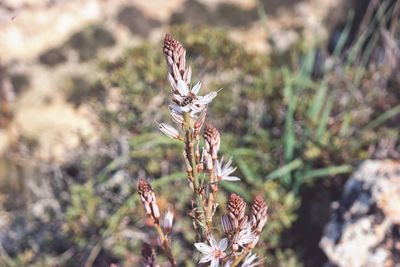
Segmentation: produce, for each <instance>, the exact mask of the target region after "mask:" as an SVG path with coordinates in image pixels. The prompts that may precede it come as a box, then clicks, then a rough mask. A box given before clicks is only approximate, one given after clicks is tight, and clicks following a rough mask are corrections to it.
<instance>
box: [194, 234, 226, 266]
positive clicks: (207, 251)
mask: <svg viewBox="0 0 400 267" xmlns="http://www.w3.org/2000/svg"><path fill="white" fill-rule="evenodd" d="M208 242H209V243H210V245H208V244H206V243H195V244H194V246H195V247H196V248H197V250H198V251H200V252H201V253H203V254H204V256H203V257H202V258H201V259H200V261H199V263H204V262H209V261H211V263H210V267H218V265H219V260H220V259H222V258H224V257H225V256H226V253H224V251H225V249H226V248H227V247H228V239H227V238H223V239H221V241H219V242H217V241H216V240H215V239H214V237H213V236H212V235H210V236H209V238H208Z"/></svg>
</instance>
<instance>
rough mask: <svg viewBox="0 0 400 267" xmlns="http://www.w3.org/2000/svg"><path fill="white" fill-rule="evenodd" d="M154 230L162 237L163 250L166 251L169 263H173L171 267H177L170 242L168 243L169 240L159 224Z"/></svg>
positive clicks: (156, 224)
mask: <svg viewBox="0 0 400 267" xmlns="http://www.w3.org/2000/svg"><path fill="white" fill-rule="evenodd" d="M154 228H155V229H156V231H157V234H158V236H159V237H160V242H161V248H162V249H163V250H164V252H165V255H166V256H167V258H168V260H169V262H170V263H171V266H172V267H176V261H175V258H174V255H173V254H172V250H171V246H170V242H168V239H167V237H166V235H165V234H164V232H163V230H162V229H161V226H160V224H159V223H158V222H155V223H154Z"/></svg>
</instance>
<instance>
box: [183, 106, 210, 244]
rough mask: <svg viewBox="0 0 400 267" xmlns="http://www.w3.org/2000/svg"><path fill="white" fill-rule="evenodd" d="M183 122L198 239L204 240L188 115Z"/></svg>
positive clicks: (195, 164)
mask: <svg viewBox="0 0 400 267" xmlns="http://www.w3.org/2000/svg"><path fill="white" fill-rule="evenodd" d="M183 120H184V123H183V127H184V131H185V143H186V148H185V149H186V156H187V158H188V160H189V163H190V165H191V168H192V169H191V177H190V176H189V178H191V180H192V182H193V197H194V200H195V203H196V204H195V205H196V206H195V209H196V215H197V214H200V218H196V219H199V220H200V238H201V240H204V239H205V236H206V232H207V230H206V229H205V227H206V226H207V224H206V220H205V217H204V207H203V203H202V198H201V195H200V181H199V176H198V173H197V163H196V154H195V150H194V143H193V136H192V125H191V119H190V114H189V113H188V112H183Z"/></svg>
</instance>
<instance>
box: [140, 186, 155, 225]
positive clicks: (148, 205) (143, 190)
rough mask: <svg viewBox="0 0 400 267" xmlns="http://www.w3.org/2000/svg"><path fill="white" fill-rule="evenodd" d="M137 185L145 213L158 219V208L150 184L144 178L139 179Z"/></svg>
mask: <svg viewBox="0 0 400 267" xmlns="http://www.w3.org/2000/svg"><path fill="white" fill-rule="evenodd" d="M137 187H138V193H139V196H140V200H141V201H142V203H143V206H144V210H145V211H146V214H147V215H149V216H150V217H153V219H154V220H156V221H158V219H159V218H160V209H159V208H158V205H157V201H156V195H155V193H154V191H153V189H152V188H151V186H150V184H149V183H148V182H147V181H146V180H144V179H139V181H138V182H137Z"/></svg>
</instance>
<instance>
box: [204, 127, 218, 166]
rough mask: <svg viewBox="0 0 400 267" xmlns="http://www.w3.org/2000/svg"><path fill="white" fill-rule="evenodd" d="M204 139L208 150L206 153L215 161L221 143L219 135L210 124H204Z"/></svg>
mask: <svg viewBox="0 0 400 267" xmlns="http://www.w3.org/2000/svg"><path fill="white" fill-rule="evenodd" d="M204 139H205V140H206V147H207V149H208V150H209V151H208V152H209V153H210V154H211V157H212V159H214V160H215V159H217V158H218V150H219V145H220V142H221V140H220V134H219V131H218V130H217V128H215V127H214V126H213V125H212V124H210V123H208V124H206V126H205V128H204Z"/></svg>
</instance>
